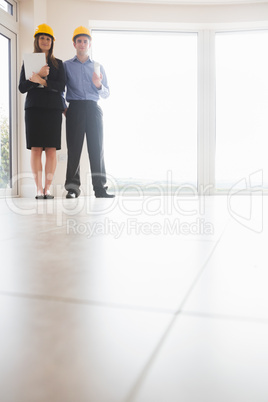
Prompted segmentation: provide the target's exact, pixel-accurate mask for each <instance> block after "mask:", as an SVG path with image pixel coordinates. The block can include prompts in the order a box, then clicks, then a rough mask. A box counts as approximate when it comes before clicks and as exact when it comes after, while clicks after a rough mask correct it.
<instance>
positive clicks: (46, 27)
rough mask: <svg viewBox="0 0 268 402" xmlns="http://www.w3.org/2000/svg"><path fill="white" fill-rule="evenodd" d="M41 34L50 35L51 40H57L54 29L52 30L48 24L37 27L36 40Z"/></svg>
mask: <svg viewBox="0 0 268 402" xmlns="http://www.w3.org/2000/svg"><path fill="white" fill-rule="evenodd" d="M39 34H45V35H49V36H51V38H52V39H53V40H55V39H56V38H55V36H54V32H53V29H52V28H50V26H49V25H47V24H41V25H38V27H36V30H35V33H34V38H35V37H36V35H39Z"/></svg>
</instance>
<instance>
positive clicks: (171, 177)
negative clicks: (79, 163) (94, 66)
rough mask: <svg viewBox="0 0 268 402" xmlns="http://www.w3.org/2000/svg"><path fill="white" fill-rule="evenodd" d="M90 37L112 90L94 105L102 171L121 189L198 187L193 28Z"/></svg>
mask: <svg viewBox="0 0 268 402" xmlns="http://www.w3.org/2000/svg"><path fill="white" fill-rule="evenodd" d="M93 35H94V42H93V59H94V60H96V61H99V62H100V63H101V64H103V66H104V68H105V71H106V73H107V77H108V82H109V86H110V90H111V96H110V98H108V99H106V100H104V101H103V102H101V103H100V104H101V107H102V109H103V111H104V125H105V128H104V131H105V153H106V155H105V160H106V165H107V168H108V169H107V170H108V172H109V173H110V174H111V175H112V176H113V177H114V178H115V179H116V182H117V185H118V186H119V188H120V186H126V185H129V184H133V188H135V186H138V187H139V188H142V189H143V190H145V191H154V190H155V189H156V188H159V187H160V188H161V190H163V191H169V190H171V189H170V186H172V190H171V191H174V189H175V188H178V187H181V186H184V185H186V186H185V187H187V186H189V187H191V186H194V188H195V189H196V188H197V34H196V33H189V34H188V33H187V34H184V33H174V32H173V33H165V32H157V33H156V32H138V31H135V32H133V31H98V30H94V32H93ZM168 186H169V188H168ZM130 187H131V186H130Z"/></svg>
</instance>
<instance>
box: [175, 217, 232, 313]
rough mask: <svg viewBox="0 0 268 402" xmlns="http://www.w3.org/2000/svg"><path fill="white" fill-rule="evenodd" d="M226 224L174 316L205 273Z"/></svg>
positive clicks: (179, 311) (180, 309)
mask: <svg viewBox="0 0 268 402" xmlns="http://www.w3.org/2000/svg"><path fill="white" fill-rule="evenodd" d="M228 224H229V221H228V222H227V223H226V225H225V227H224V229H223V231H222V233H221V235H220V237H219V238H218V240H217V241H216V243H215V244H214V246H213V249H212V251H211V253H210V254H209V256H208V258H207V259H206V261H205V262H204V264H203V266H202V267H201V268H200V270H199V272H198V273H197V275H196V277H195V279H194V281H193V282H192V284H191V286H190V287H189V289H188V292H187V293H186V295H185V296H184V298H183V300H182V302H181V304H180V306H179V307H178V310H177V312H176V314H179V313H181V311H182V308H183V306H184V305H185V303H186V301H187V300H188V298H189V296H190V295H191V293H192V291H193V289H194V288H195V286H196V284H197V282H198V281H199V279H200V277H201V276H202V274H203V272H204V271H205V269H206V266H207V264H208V263H209V261H210V259H211V258H212V256H213V254H214V252H215V250H216V248H217V247H218V245H219V243H220V241H221V239H222V237H223V235H224V233H225V231H226V228H227V226H228Z"/></svg>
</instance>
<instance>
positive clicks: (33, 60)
mask: <svg viewBox="0 0 268 402" xmlns="http://www.w3.org/2000/svg"><path fill="white" fill-rule="evenodd" d="M23 61H24V69H25V78H26V80H28V79H29V78H30V77H31V76H32V75H33V72H34V73H38V72H39V71H40V70H41V68H42V67H43V66H45V65H46V64H47V62H46V55H45V53H27V54H24V56H23Z"/></svg>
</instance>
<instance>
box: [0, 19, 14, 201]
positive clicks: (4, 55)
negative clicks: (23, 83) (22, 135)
mask: <svg viewBox="0 0 268 402" xmlns="http://www.w3.org/2000/svg"><path fill="white" fill-rule="evenodd" d="M0 52H1V63H0V134H1V137H0V195H3V194H5V195H16V194H17V183H13V180H12V177H14V176H16V174H17V148H16V144H17V135H16V117H17V116H16V110H17V109H16V99H17V98H16V92H17V88H16V87H17V80H16V35H15V34H13V33H12V32H11V31H9V30H8V29H6V28H4V27H3V26H0Z"/></svg>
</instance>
